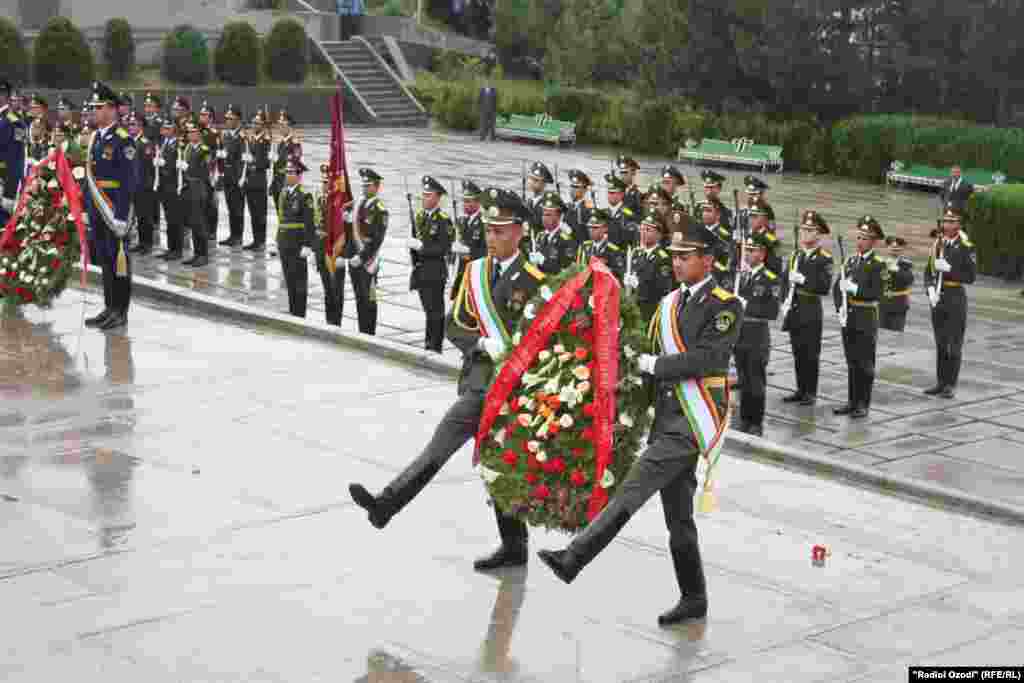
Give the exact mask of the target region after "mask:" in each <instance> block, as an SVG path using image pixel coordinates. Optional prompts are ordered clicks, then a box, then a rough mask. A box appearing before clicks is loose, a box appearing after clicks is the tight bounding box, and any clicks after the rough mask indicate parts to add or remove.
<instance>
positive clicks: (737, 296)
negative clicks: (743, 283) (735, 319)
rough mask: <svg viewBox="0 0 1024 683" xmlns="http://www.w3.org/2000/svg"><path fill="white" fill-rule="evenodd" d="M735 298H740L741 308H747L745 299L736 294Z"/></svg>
mask: <svg viewBox="0 0 1024 683" xmlns="http://www.w3.org/2000/svg"><path fill="white" fill-rule="evenodd" d="M736 298H737V299H739V300H740V305H741V306H743V310H744V311H745V310H747V300H746V299H745V298H744V297H742V296H739V295H738V294H737V295H736Z"/></svg>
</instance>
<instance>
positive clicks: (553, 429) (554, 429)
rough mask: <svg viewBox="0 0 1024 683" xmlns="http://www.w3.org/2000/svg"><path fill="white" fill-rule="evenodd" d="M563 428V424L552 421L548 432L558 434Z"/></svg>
mask: <svg viewBox="0 0 1024 683" xmlns="http://www.w3.org/2000/svg"><path fill="white" fill-rule="evenodd" d="M561 430H562V425H560V424H558V423H557V422H552V423H551V424H549V425H548V433H549V434H551V435H552V436H554V435H555V434H558V432H560V431H561Z"/></svg>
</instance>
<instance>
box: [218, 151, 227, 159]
mask: <svg viewBox="0 0 1024 683" xmlns="http://www.w3.org/2000/svg"><path fill="white" fill-rule="evenodd" d="M217 158H218V159H227V158H228V151H227V150H226V149H218V150H217Z"/></svg>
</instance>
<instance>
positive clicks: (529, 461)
mask: <svg viewBox="0 0 1024 683" xmlns="http://www.w3.org/2000/svg"><path fill="white" fill-rule="evenodd" d="M526 466H527V467H528V468H529V469H531V470H539V469H541V468H542V467H543V465H542V464H541V462H540V460H538V459H537V456H536V455H534V454H533V453H530V455H528V456H527V457H526Z"/></svg>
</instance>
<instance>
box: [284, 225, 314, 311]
mask: <svg viewBox="0 0 1024 683" xmlns="http://www.w3.org/2000/svg"><path fill="white" fill-rule="evenodd" d="M304 234H305V233H304V232H303V231H302V230H301V229H300V230H280V231H278V234H277V252H278V256H279V257H280V258H281V270H282V272H283V274H284V281H285V285H286V286H287V288H288V312H289V313H291V314H292V315H294V316H298V317H300V318H305V317H306V304H307V303H308V299H309V264H308V263H306V259H304V258H302V257H301V256H299V253H300V252H301V251H302V247H303V236H304Z"/></svg>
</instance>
